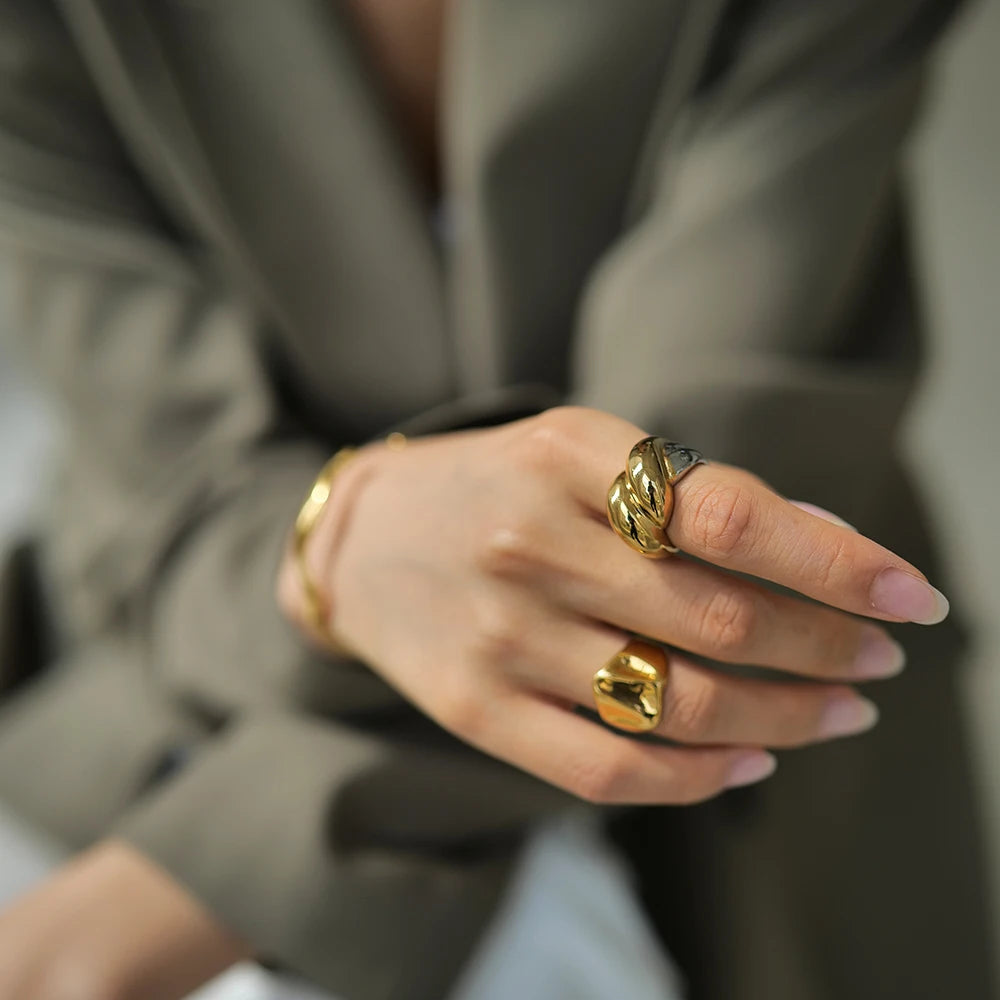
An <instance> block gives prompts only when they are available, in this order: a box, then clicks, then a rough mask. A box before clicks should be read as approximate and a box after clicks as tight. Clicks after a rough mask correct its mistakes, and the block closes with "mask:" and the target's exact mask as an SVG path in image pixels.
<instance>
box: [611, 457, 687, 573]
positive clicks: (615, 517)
mask: <svg viewBox="0 0 1000 1000" xmlns="http://www.w3.org/2000/svg"><path fill="white" fill-rule="evenodd" d="M704 461H705V459H704V458H703V457H702V454H701V452H700V451H695V450H694V449H693V448H686V447H684V445H680V444H678V443H677V442H676V441H667V440H666V439H665V438H661V437H645V438H643V439H642V440H641V441H639V442H637V443H636V444H635V445H634V446H633V448H632V450H631V451H630V452H629V455H628V461H627V462H626V463H625V471H624V472H621V473H619V474H618V475H617V476H616V477H615V479H614V481H613V482H612V483H611V486H610V488H609V489H608V503H607V508H608V521H609V522H610V523H611V527H612V528H614V530H615V532H616V533H617V535H618V536H619V537H620V538H621V539H623V540H624V541H625V543H626V544H628V545H630V546H631V547H632V548H633V549H635V550H636V551H637V552H641V553H642V554H643V555H644V556H650V557H652V558H654V559H661V558H663V557H664V556H668V555H671V554H672V553H674V552H676V551H677V547H676V546H675V545H674V544H673V543H672V542H671V541H670V538H669V536H668V535H667V523H668V522H669V521H670V515H671V514H672V513H673V509H674V490H673V486H674V483H676V482H677V481H678V480H679V479H680V478H681V477H682V476H684V475H686V474H687V473H688V472H690V471H691V470H692V469H693V468H694V467H695V466H696V465H698V464H699V463H701V462H704Z"/></svg>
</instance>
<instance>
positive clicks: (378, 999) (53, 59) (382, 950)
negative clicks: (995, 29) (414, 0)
mask: <svg viewBox="0 0 1000 1000" xmlns="http://www.w3.org/2000/svg"><path fill="white" fill-rule="evenodd" d="M952 6H954V5H953V4H951V3H948V2H939V0H884V2H881V3H877V4H873V3H871V2H865V0H841V2H837V3H826V4H823V3H816V2H808V0H756V2H734V3H723V2H721V0H698V2H697V3H695V2H694V0H586V2H584V0H576V2H573V0H531V2H528V0H459V2H458V3H456V4H455V5H454V17H453V18H452V22H451V24H450V25H449V32H448V39H447V46H446V48H447V59H446V69H445V86H444V110H443V114H442V134H443V145H444V149H443V161H444V176H445V188H446V196H447V197H446V201H445V203H444V205H443V215H444V216H445V217H446V219H445V221H446V223H447V224H446V225H444V226H442V225H440V218H439V217H438V218H437V220H436V218H435V215H434V213H432V212H431V211H429V206H428V205H427V203H426V199H425V198H424V197H423V195H422V193H421V189H420V184H419V183H418V181H417V180H416V178H415V174H414V171H413V169H412V168H411V166H410V163H409V160H408V157H407V154H406V153H405V151H404V149H403V146H402V143H401V141H400V139H399V136H398V133H397V131H396V129H395V127H394V124H393V122H392V120H391V117H390V115H389V114H388V113H387V111H386V107H385V104H384V102H383V100H382V98H381V96H380V92H379V87H378V85H377V83H376V81H375V80H373V78H372V73H371V72H370V70H369V68H368V66H367V65H366V63H365V60H364V58H363V56H362V54H361V50H360V48H359V46H358V45H357V43H356V40H355V38H354V37H353V36H352V32H351V28H350V25H349V24H348V23H347V20H346V18H345V17H344V16H343V13H342V11H341V10H340V9H339V8H338V7H337V5H336V4H335V3H332V2H330V0H282V2H280V3H278V2H273V3H271V2H267V0H255V2H247V3H235V2H232V0H229V2H226V0H215V2H210V0H0V246H2V261H3V275H4V280H5V281H6V282H7V283H8V288H9V290H10V296H11V301H12V303H13V310H12V316H11V318H10V322H9V324H8V325H9V328H10V332H11V333H12V334H13V337H14V339H15V340H16V341H17V342H18V343H19V344H20V346H21V348H22V351H23V354H24V356H25V357H26V358H27V359H28V361H29V362H30V363H31V364H32V365H33V366H34V368H35V370H36V372H37V373H38V375H39V377H40V378H41V379H42V380H43V381H44V382H45V383H46V384H47V385H48V387H49V389H50V390H51V393H52V395H53V397H54V398H56V399H57V400H59V402H60V404H61V406H62V409H63V413H64V416H65V425H66V429H67V439H66V444H65V448H64V456H63V457H64V461H63V462H62V463H61V467H60V472H59V474H58V476H57V477H55V478H54V479H53V480H52V482H51V484H50V486H49V488H48V490H47V491H46V497H47V500H48V502H47V504H46V508H45V509H46V513H45V515H44V518H43V520H42V528H43V531H42V533H41V542H40V543H39V544H37V545H35V546H33V547H32V548H31V549H30V550H28V554H27V555H25V554H24V553H22V555H21V557H20V558H18V559H16V560H14V561H13V562H12V563H11V565H10V567H9V569H8V572H7V583H6V586H5V592H4V596H3V598H2V600H0V605H2V608H3V610H2V611H0V620H2V621H3V622H4V623H5V624H4V632H3V638H2V646H0V649H2V654H0V678H2V680H3V683H4V684H5V686H6V687H7V688H8V691H9V693H8V696H7V698H6V699H5V701H4V704H3V707H2V709H0V796H2V797H3V798H4V799H6V800H8V801H9V802H10V803H11V804H12V805H13V806H14V807H15V808H16V809H17V810H19V811H20V812H21V813H22V814H23V815H24V816H26V817H27V818H29V819H31V820H33V821H35V822H36V823H38V824H40V825H42V826H44V827H46V828H47V829H49V830H51V831H53V832H55V833H56V834H58V835H60V836H61V837H62V838H63V839H64V840H65V841H66V842H67V843H69V844H70V845H79V844H83V843H86V842H87V841H88V840H91V839H93V838H96V837H100V836H104V835H107V834H109V833H111V834H115V835H118V836H123V837H125V838H128V839H130V840H131V841H132V842H134V843H135V844H137V845H138V846H139V847H140V848H141V849H142V850H144V851H146V852H148V854H149V855H150V856H152V857H153V858H155V859H156V860H157V861H158V862H159V863H160V864H162V865H164V866H165V867H166V868H167V869H168V870H169V871H171V872H172V873H173V874H174V875H175V876H176V877H177V878H178V879H179V880H181V881H182V882H183V883H185V884H186V885H188V886H190V887H191V889H192V890H193V891H194V892H195V893H196V894H197V895H198V896H200V897H201V898H202V899H203V900H204V901H205V902H206V903H207V904H208V905H209V906H211V907H212V908H214V909H215V910H216V911H217V912H218V914H219V915H220V916H221V917H222V918H223V919H224V920H225V921H227V922H228V923H229V924H231V925H232V926H233V927H234V928H235V929H236V930H238V931H239V932H240V933H242V934H244V935H245V936H246V937H247V938H248V939H249V940H250V941H251V942H253V944H254V945H255V946H256V947H257V948H258V950H259V952H260V954H261V955H262V956H264V957H265V958H268V959H271V960H273V961H276V962H280V963H284V964H286V965H288V966H291V967H293V968H295V969H296V970H298V971H300V972H302V973H304V974H305V975H307V976H311V977H313V978H314V979H315V980H317V981H318V982H320V983H322V984H324V985H325V986H327V987H328V988H330V989H331V990H333V991H336V992H337V993H338V994H340V995H343V996H344V997H346V998H350V1000H388V998H406V1000H438V998H440V997H442V996H443V995H444V993H445V992H446V990H447V986H448V984H449V983H450V982H451V981H452V979H453V977H454V975H455V973H456V970H457V969H458V968H459V967H460V966H461V963H462V962H463V960H464V959H465V958H466V956H467V955H468V953H469V950H470V949H471V948H472V947H473V945H474V943H475V941H476V940H477V938H478V936H479V934H480V933H481V931H482V929H483V927H484V925H485V923H486V921H487V920H488V919H489V917H490V915H491V913H492V912H493V910H494V907H495V905H496V903H497V900H498V898H499V897H500V894H501V892H502V889H503V886H504V883H505V879H506V878H507V875H508V873H509V870H510V866H511V864H512V862H513V861H514V860H515V859H516V857H517V851H518V845H519V844H520V843H521V842H522V840H523V836H524V833H525V831H526V830H529V829H531V827H532V826H533V824H535V823H537V822H538V821H539V820H540V819H541V818H542V817H543V816H545V815H546V814H547V813H550V812H553V811H555V810H558V809H561V808H563V807H564V806H565V805H566V803H567V799H566V797H565V796H564V795H562V794H561V793H558V792H556V791H554V790H552V789H550V788H548V787H546V786H543V785H542V784H540V783H538V782H536V781H534V780H533V779H530V778H528V777H527V776H525V775H523V774H521V773H519V772H517V771H515V770H513V769H511V768H508V767H506V766H503V765H501V764H499V763H497V762H495V761H492V760H489V759H486V758H484V757H483V756H481V755H479V754H477V753H474V752H473V751H471V750H469V749H467V748H465V747H463V746H461V745H459V744H458V743H457V742H456V741H455V740H453V739H452V738H451V737H449V736H448V735H447V734H445V733H443V732H442V731H440V730H438V729H437V728H435V727H434V726H433V725H431V724H430V723H429V722H428V721H426V720H425V719H423V718H422V717H421V716H420V715H419V714H417V713H416V712H415V711H413V710H412V709H411V708H410V707H409V706H407V705H406V704H405V703H403V702H402V701H401V699H400V698H399V697H398V696H397V695H396V694H395V693H394V692H393V691H391V690H390V689H389V688H388V687H387V686H386V685H384V684H383V683H382V682H381V681H380V680H379V679H378V678H377V677H376V676H375V675H374V674H373V673H371V672H370V671H369V670H368V669H367V668H366V667H365V666H364V664H360V663H356V662H350V661H346V660H339V661H338V660H332V659H324V658H322V657H320V656H319V655H318V654H316V653H314V652H311V651H310V649H309V648H308V647H307V646H306V644H305V643H304V642H303V641H302V640H301V639H300V637H299V636H298V635H296V634H295V632H294V631H293V630H292V629H291V628H290V627H288V626H286V625H285V624H283V622H282V620H281V618H280V617H279V615H278V612H277V610H276V608H275V606H274V601H273V597H272V582H273V578H274V573H275V569H276V566H277V564H278V560H279V555H280V552H281V548H282V544H283V541H284V539H285V537H286V532H287V530H288V527H289V524H290V522H291V520H292V518H293V516H294V513H295V511H296V509H297V507H298V505H299V502H300V500H301V497H302V494H303V491H304V489H305V487H306V485H307V484H308V483H309V482H310V481H311V479H312V477H313V476H314V474H315V472H316V470H317V469H318V467H319V466H320V464H321V463H322V461H323V460H324V458H325V457H326V456H327V455H328V454H329V453H330V451H331V450H332V449H333V448H335V447H337V446H338V445H340V444H343V443H345V442H357V441H362V440H367V439H370V438H372V437H373V436H376V435H380V434H383V433H385V432H387V431H389V430H391V429H401V430H404V431H407V432H409V433H414V434H416V433H421V432H425V431H433V430H445V429H450V428H458V427H463V426H470V425H473V424H477V423H485V422H497V421H503V420H507V419H511V418H513V417H516V416H518V415H521V414H525V413H530V412H535V411H538V410H541V409H544V408H546V407H548V406H550V405H552V404H554V403H557V402H561V401H567V400H569V401H574V402H579V403H584V404H587V405H591V406H596V407H601V408H604V409H608V410H612V411H615V412H617V413H619V414H621V415H623V416H625V417H628V418H630V419H632V420H634V421H635V422H636V423H638V424H640V425H642V426H643V427H644V428H646V429H647V430H648V431H650V432H657V433H664V434H669V435H670V436H672V437H676V438H679V439H681V440H684V441H686V442H690V443H691V444H692V445H694V446H698V447H700V448H702V449H704V451H705V452H706V453H707V454H708V455H709V456H711V457H715V458H717V459H721V460H726V461H730V462H735V463H738V464H740V465H744V466H747V467H749V468H751V469H753V470H755V471H756V472H758V473H760V474H761V475H763V476H765V477H766V478H768V479H769V480H770V481H771V482H773V483H774V485H775V486H776V488H778V489H780V490H781V491H783V492H784V493H785V494H786V495H789V496H795V497H798V498H802V499H808V500H812V501H815V502H818V503H821V504H824V505H826V506H828V507H830V508H831V509H833V510H835V511H837V512H838V513H839V514H841V515H842V516H843V517H845V518H847V519H848V520H850V521H851V522H853V523H855V524H857V525H858V526H859V527H860V528H861V529H862V530H863V531H865V532H867V533H869V534H872V535H874V536H875V537H877V538H878V539H879V540H880V541H882V542H884V543H885V544H887V545H889V546H892V547H893V548H895V549H896V550H897V551H899V552H900V553H902V554H903V555H905V556H906V557H908V558H910V559H912V560H913V561H914V562H916V563H917V564H918V565H920V566H921V567H922V568H924V569H925V570H927V571H928V572H929V573H930V574H932V576H934V578H935V579H937V580H940V575H939V571H938V567H937V564H936V561H935V559H934V555H933V552H932V550H931V547H930V544H929V541H928V537H929V536H928V531H927V526H926V522H925V519H924V516H923V514H922V511H921V505H920V502H919V499H918V498H917V497H916V496H915V494H914V491H913V487H912V484H911V482H910V480H909V478H908V477H907V475H906V473H905V470H903V469H902V468H901V466H900V463H899V461H898V460H897V458H896V456H895V453H894V438H895V435H896V430H897V427H898V425H899V421H900V418H901V415H902V413H903V412H904V407H905V404H906V402H907V399H908V397H909V395H910V393H911V390H912V388H913V384H914V376H915V373H916V371H917V365H918V359H919V353H920V352H919V341H918V336H917V324H916V322H915V318H914V311H913V298H912V295H911V293H910V287H909V283H908V277H907V275H908V269H907V264H906V254H905V249H906V241H905V234H904V230H903V227H902V223H901V213H900V211H899V197H898V195H899V185H898V173H899V163H900V152H901V146H902V143H903V141H904V139H905V136H906V134H907V133H908V131H909V130H910V127H911V125H912V123H913V120H914V116H915V113H916V111H917V108H918V104H919V100H920V95H921V92H922V87H923V83H924V78H925V68H926V66H925V64H926V56H927V52H928V48H929V46H930V45H931V43H932V42H933V40H934V39H935V37H936V36H937V34H938V33H939V30H940V28H941V27H942V25H943V24H944V22H945V21H946V20H947V17H948V15H949V13H950V8H951V7H952ZM405 503H406V498H405V497H400V511H401V515H403V514H404V513H405ZM31 553H34V554H33V555H32V554H31ZM32 578H34V582H32ZM900 633H901V635H902V638H903V641H904V642H905V643H906V644H907V646H908V647H909V650H910V654H911V656H910V659H911V665H910V667H909V669H908V671H907V673H906V674H905V675H904V676H903V677H901V678H899V679H898V680H893V681H891V682H888V683H885V684H882V685H880V686H878V687H877V688H876V689H874V695H875V698H876V700H877V701H878V702H879V704H880V706H881V708H882V710H883V719H884V721H883V722H882V724H881V726H880V727H879V728H878V730H877V731H876V732H874V733H873V734H871V735H868V736H865V737H863V738H860V739H855V740H850V741H845V742H841V743H837V744H832V745H827V746H819V747H814V748H811V749H807V750H802V751H797V752H788V753H783V754H782V755H781V765H780V768H779V771H778V774H777V776H776V777H775V778H773V779H772V780H770V781H768V782H767V783H766V784H764V785H763V786H761V787H759V788H754V789H749V790H745V791H742V792H735V793H730V794H727V795H725V796H723V797H721V798H720V799H717V800H715V801H713V802H710V803H706V804H704V805H702V806H698V807H694V808H677V809H659V810H645V811H640V812H636V813H629V814H627V815H626V816H624V817H620V818H619V819H620V822H621V823H622V824H624V826H623V829H624V832H623V833H622V834H621V836H622V842H623V843H625V844H627V845H628V846H629V849H630V851H631V852H632V853H633V854H634V855H635V856H636V857H637V858H638V859H639V860H638V863H639V864H640V865H642V866H643V869H644V871H645V873H646V875H647V886H648V891H649V899H648V902H649V904H650V907H651V912H653V914H654V916H655V918H656V920H657V922H658V924H659V925H660V926H661V929H662V930H663V933H664V934H665V936H666V938H667V940H668V943H669V945H670V948H671V950H672V951H673V953H674V954H675V956H676V957H677V958H678V960H679V961H680V962H681V964H682V965H683V967H684V969H685V971H686V972H687V974H688V976H689V979H690V982H691V989H692V995H693V996H695V997H699V996H703V997H711V998H726V1000H827V998H851V1000H869V998H870V1000H875V998H878V1000H884V998H886V997H906V998H907V1000H915V998H924V997H926V998H928V1000H931V998H933V1000H939V998H941V997H949V998H968V1000H983V998H985V997H987V996H989V995H990V992H991V984H990V983H989V977H988V971H987V970H988V963H987V949H986V930H985V922H984V921H985V917H984V912H983V903H982V899H981V892H982V888H981V887H982V884H983V875H982V871H981V865H980V857H981V855H980V849H981V845H980V842H979V833H978V827H977V825H976V816H975V807H974V803H973V801H972V798H971V795H970V787H969V779H968V764H967V759H966V747H965V743H964V737H963V734H962V730H961V727H960V720H959V715H958V706H957V703H956V676H955V671H954V667H955V666H956V656H957V654H958V650H959V645H960V642H959V631H958V629H957V627H956V626H955V625H954V624H951V625H945V626H941V627H939V628H936V629H933V630H920V629H919V628H917V627H911V628H909V629H906V628H904V629H901V630H900ZM582 669H583V668H582ZM586 669H590V667H586ZM26 677H28V678H29V679H28V681H27V682H25V678H26Z"/></svg>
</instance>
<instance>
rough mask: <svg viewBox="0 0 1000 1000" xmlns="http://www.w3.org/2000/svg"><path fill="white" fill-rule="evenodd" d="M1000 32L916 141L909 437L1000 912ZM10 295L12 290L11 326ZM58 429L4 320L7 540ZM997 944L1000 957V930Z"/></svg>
mask: <svg viewBox="0 0 1000 1000" xmlns="http://www.w3.org/2000/svg"><path fill="white" fill-rule="evenodd" d="M998 42H1000V0H985V2H980V3H978V4H976V5H974V6H973V7H972V8H971V9H969V10H968V11H967V12H966V15H965V17H964V19H963V20H962V22H961V23H960V24H959V25H958V27H957V28H956V29H955V30H954V31H953V32H952V34H951V36H950V38H949V39H948V43H947V45H946V46H945V48H944V49H943V51H942V52H941V56H940V62H939V73H938V79H937V85H936V87H935V89H934V91H933V92H932V94H931V97H930V101H929V105H928V109H927V110H928V114H927V115H926V118H925V125H924V128H923V130H922V131H921V133H920V134H919V135H918V136H917V138H916V140H915V142H914V144H913V149H912V154H911V158H910V164H909V175H910V184H911V188H912V194H913V200H914V203H915V210H916V211H915V222H916V234H917V237H918V253H919V261H920V266H921V270H922V275H923V287H924V293H925V305H926V311H927V317H928V321H929V327H930V333H931V343H932V353H931V363H930V364H929V366H928V368H927V371H926V375H925V384H924V386H923V390H922V393H921V396H920V399H919V402H918V404H917V405H916V406H915V407H914V409H913V411H912V412H911V415H910V420H909V424H908V428H907V433H906V440H905V448H906V451H907V454H908V455H909V457H910V460H911V462H912V463H913V464H914V466H915V468H916V469H917V470H918V473H919V474H920V477H921V480H922V482H923V486H924V489H925V491H926V494H927V496H928V497H929V499H930V500H931V501H932V503H933V506H934V508H935V509H936V511H937V516H938V520H939V524H940V528H941V531H942V533H943V538H944V541H945V543H946V549H947V551H948V552H949V553H950V559H951V565H952V576H953V580H954V581H955V585H954V586H953V590H955V591H957V593H955V594H953V597H955V598H957V599H958V600H960V601H961V603H962V604H963V606H964V608H965V609H966V613H967V614H968V615H969V616H970V617H971V618H972V619H973V620H974V621H975V623H976V625H977V627H978V632H979V644H978V646H977V648H976V650H975V652H974V654H973V657H972V660H971V662H970V663H969V664H968V670H967V674H966V686H965V696H966V704H967V707H968V712H969V716H970V718H971V720H972V722H973V729H972V738H973V741H974V746H975V751H976V758H977V766H978V780H979V782H980V785H981V788H982V791H983V802H984V806H985V810H986V820H987V828H988V831H989V835H990V843H991V846H992V849H993V878H994V886H993V888H994V899H995V900H996V909H997V912H998V914H1000V518H998V517H997V510H996V508H997V504H996V501H997V498H998V497H1000V444H998V437H1000V188H998V180H1000V111H998V108H997V104H998V99H1000V61H998V60H997V49H998V44H997V43H998ZM3 298H4V289H3V288H2V287H0V323H2V322H3ZM54 434H55V421H54V420H53V419H52V416H51V415H50V414H49V413H48V412H47V411H46V409H45V407H44V406H43V405H42V403H41V402H40V401H39V399H38V398H37V396H36V395H35V394H34V393H33V391H32V388H31V386H30V384H29V382H28V381H27V380H26V378H25V377H24V376H23V374H22V373H21V372H19V371H18V370H17V369H16V367H15V365H14V363H13V361H12V359H11V358H10V357H9V356H7V355H6V354H5V353H4V348H3V337H2V329H0V544H2V543H3V540H4V539H5V538H7V537H9V536H10V535H11V534H12V533H13V532H14V531H16V530H17V528H18V526H20V525H22V524H23V523H24V522H25V520H26V519H27V518H28V516H29V515H28V510H29V506H30V499H31V496H32V494H33V492H34V491H35V490H36V489H38V487H39V484H40V482H42V481H43V480H42V477H43V476H44V470H45V465H46V456H47V454H48V452H49V450H50V446H51V442H52V441H53V440H54ZM2 853H4V845H3V843H0V854H2ZM25 874H27V872H25ZM997 944H998V948H997V952H998V954H1000V932H998V940H997ZM998 962H1000V960H998Z"/></svg>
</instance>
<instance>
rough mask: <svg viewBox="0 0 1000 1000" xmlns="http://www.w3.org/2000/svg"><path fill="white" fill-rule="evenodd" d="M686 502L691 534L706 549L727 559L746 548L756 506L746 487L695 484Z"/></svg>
mask: <svg viewBox="0 0 1000 1000" xmlns="http://www.w3.org/2000/svg"><path fill="white" fill-rule="evenodd" d="M685 503H686V505H687V506H689V508H690V511H691V515H690V523H691V528H690V530H691V535H692V537H693V538H694V540H695V541H696V542H697V543H698V545H700V547H701V548H702V549H703V550H704V551H705V552H707V553H709V554H711V555H715V556H718V557H721V558H726V557H729V556H732V555H734V554H735V553H736V552H738V551H740V550H741V549H744V548H746V547H747V544H748V542H749V536H750V532H751V527H752V524H753V520H754V507H755V502H754V498H753V493H752V492H751V490H750V489H749V488H748V487H747V486H744V485H739V484H735V483H734V484H725V485H721V486H717V485H712V486H702V487H696V488H694V489H693V492H692V494H691V495H690V496H689V497H688V498H687V499H686V501H685Z"/></svg>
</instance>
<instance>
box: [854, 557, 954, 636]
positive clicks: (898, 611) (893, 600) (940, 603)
mask: <svg viewBox="0 0 1000 1000" xmlns="http://www.w3.org/2000/svg"><path fill="white" fill-rule="evenodd" d="M870 596H871V602H872V607H873V608H874V609H875V610H876V611H881V612H882V614H884V615H892V616H894V617H896V618H902V619H904V620H905V621H908V622H916V623H917V624H918V625H936V624H937V623H938V622H940V621H944V619H945V618H947V617H948V608H949V604H948V598H947V597H945V596H944V594H942V593H941V591H940V590H938V589H937V588H936V587H932V586H931V585H930V584H929V583H927V582H926V581H924V580H921V579H920V577H917V576H914V575H913V574H912V573H907V572H906V571H905V570H901V569H896V568H891V569H884V570H882V572H881V573H879V575H878V576H877V577H875V582H874V583H873V584H872V589H871V595H870Z"/></svg>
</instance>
